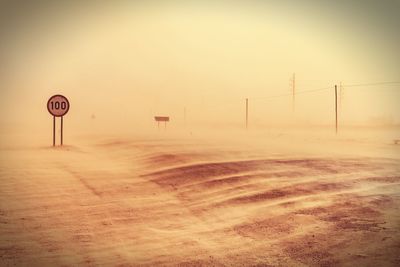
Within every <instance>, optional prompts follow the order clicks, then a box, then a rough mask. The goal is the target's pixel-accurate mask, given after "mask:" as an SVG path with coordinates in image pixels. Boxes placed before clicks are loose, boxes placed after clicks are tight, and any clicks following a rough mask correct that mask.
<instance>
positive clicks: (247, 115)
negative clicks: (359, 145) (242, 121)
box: [246, 98, 249, 130]
mask: <svg viewBox="0 0 400 267" xmlns="http://www.w3.org/2000/svg"><path fill="white" fill-rule="evenodd" d="M248 127H249V99H248V98H246V130H247V129H248Z"/></svg>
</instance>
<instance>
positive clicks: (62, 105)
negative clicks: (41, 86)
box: [47, 95, 69, 146]
mask: <svg viewBox="0 0 400 267" xmlns="http://www.w3.org/2000/svg"><path fill="white" fill-rule="evenodd" d="M47 110H48V111H49V113H50V114H51V115H53V146H55V145H56V117H61V146H62V145H63V130H64V129H63V128H64V125H63V124H64V121H63V118H64V115H65V114H67V113H68V110H69V101H68V99H67V98H66V97H65V96H63V95H53V96H52V97H50V98H49V100H48V101H47Z"/></svg>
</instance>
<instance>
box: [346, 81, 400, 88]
mask: <svg viewBox="0 0 400 267" xmlns="http://www.w3.org/2000/svg"><path fill="white" fill-rule="evenodd" d="M386 84H400V82H396V81H393V82H374V83H356V84H344V85H342V86H343V87H358V86H374V85H386Z"/></svg>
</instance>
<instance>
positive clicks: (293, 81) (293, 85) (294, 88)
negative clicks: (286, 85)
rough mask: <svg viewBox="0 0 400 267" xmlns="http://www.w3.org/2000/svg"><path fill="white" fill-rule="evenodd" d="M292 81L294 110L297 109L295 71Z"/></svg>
mask: <svg viewBox="0 0 400 267" xmlns="http://www.w3.org/2000/svg"><path fill="white" fill-rule="evenodd" d="M291 82H292V111H293V112H294V110H295V100H296V99H295V98H296V97H295V95H296V74H295V73H293V76H292V79H291Z"/></svg>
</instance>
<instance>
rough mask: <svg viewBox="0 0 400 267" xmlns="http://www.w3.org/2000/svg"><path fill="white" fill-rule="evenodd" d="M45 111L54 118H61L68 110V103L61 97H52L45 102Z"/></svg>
mask: <svg viewBox="0 0 400 267" xmlns="http://www.w3.org/2000/svg"><path fill="white" fill-rule="evenodd" d="M47 110H48V111H49V112H50V114H51V115H53V116H55V117H62V116H64V115H65V114H67V112H68V110H69V101H68V99H67V98H66V97H65V96H63V95H53V96H52V97H50V98H49V101H47Z"/></svg>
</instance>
